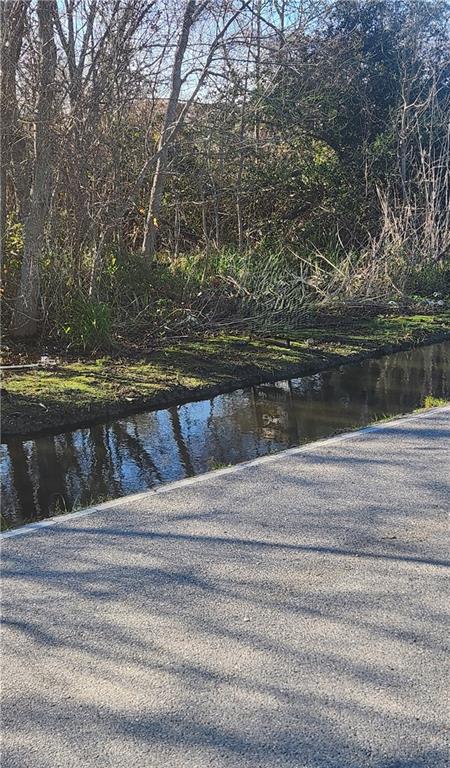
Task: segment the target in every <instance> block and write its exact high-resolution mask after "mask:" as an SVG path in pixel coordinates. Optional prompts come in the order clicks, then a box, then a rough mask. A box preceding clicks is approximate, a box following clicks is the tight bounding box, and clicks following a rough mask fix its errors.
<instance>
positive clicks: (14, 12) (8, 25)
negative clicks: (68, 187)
mask: <svg viewBox="0 0 450 768" xmlns="http://www.w3.org/2000/svg"><path fill="white" fill-rule="evenodd" d="M28 6H29V0H10V1H9V2H5V3H1V5H0V22H1V23H0V29H1V57H0V58H1V144H0V147H1V177H0V210H1V238H2V255H3V246H4V237H5V231H6V221H7V218H6V206H7V186H8V176H9V175H10V174H11V170H12V169H13V183H14V190H15V197H16V209H17V212H18V215H19V219H20V218H21V213H23V205H24V197H25V194H24V190H23V180H24V173H23V167H22V166H23V159H24V154H25V153H24V150H25V140H24V137H23V134H22V131H21V129H20V127H19V120H18V107H17V93H16V76H17V65H18V62H19V58H20V52H21V49H22V42H23V36H24V31H25V19H26V14H27V10H28Z"/></svg>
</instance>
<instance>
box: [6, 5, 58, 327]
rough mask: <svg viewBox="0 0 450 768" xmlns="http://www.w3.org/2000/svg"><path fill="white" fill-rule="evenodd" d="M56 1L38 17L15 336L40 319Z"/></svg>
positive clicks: (41, 7)
mask: <svg viewBox="0 0 450 768" xmlns="http://www.w3.org/2000/svg"><path fill="white" fill-rule="evenodd" d="M55 10H56V0H39V2H38V4H37V15H38V21H39V36H40V72H39V74H40V78H39V95H38V102H37V108H36V118H35V126H34V169H33V185H32V189H31V200H30V210H29V214H28V216H27V218H26V219H25V223H24V250H23V259H22V269H21V275H20V288H19V293H18V295H17V297H16V300H15V304H14V312H13V320H12V333H13V335H14V336H16V337H18V336H20V337H29V336H33V335H35V333H36V332H37V327H38V315H39V301H40V288H39V263H40V259H41V253H42V244H43V239H44V231H45V225H46V221H47V216H48V211H49V207H50V198H51V188H52V176H53V174H52V159H53V147H52V143H53V142H52V137H51V131H50V123H51V119H52V117H53V108H54V96H55V94H54V84H55V72H56V45H55V41H54V30H53V14H54V12H55Z"/></svg>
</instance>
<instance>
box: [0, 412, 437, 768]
mask: <svg viewBox="0 0 450 768" xmlns="http://www.w3.org/2000/svg"><path fill="white" fill-rule="evenodd" d="M449 446H450V409H448V408H447V409H438V410H434V411H430V412H427V413H425V414H422V415H419V416H413V417H409V418H406V419H400V420H397V421H395V422H391V423H388V424H385V425H381V426H380V427H378V428H376V429H375V430H372V431H370V430H369V431H363V432H360V433H356V434H354V435H352V436H351V437H350V438H348V437H347V438H344V439H342V438H341V439H339V440H331V441H323V442H322V443H319V444H317V443H316V444H312V445H310V446H307V447H305V448H303V449H301V450H293V451H288V452H285V453H282V454H280V455H278V456H277V457H271V458H270V459H268V460H266V459H264V460H257V461H256V462H252V463H250V464H247V465H244V466H243V467H242V466H241V467H239V469H238V470H236V468H234V469H231V470H222V471H219V472H217V473H213V474H209V475H207V476H203V477H202V478H195V479H193V480H188V481H181V482H180V483H176V484H174V485H173V486H170V487H167V488H164V489H163V490H162V492H157V493H155V492H149V493H147V494H145V495H140V496H138V497H134V498H130V499H123V500H120V501H116V502H114V503H112V504H107V505H103V506H102V507H101V508H99V509H98V511H94V512H92V511H90V512H89V513H88V514H84V516H80V515H78V516H69V517H66V518H59V519H58V520H57V521H56V522H54V523H52V524H50V525H47V526H45V525H44V526H42V525H39V526H37V527H36V528H31V529H30V528H28V529H22V532H21V533H20V535H17V534H16V535H11V536H7V537H6V538H4V540H3V613H4V629H3V638H2V666H3V669H2V674H3V713H2V727H3V752H2V763H1V765H2V768H91V766H95V767H96V768H103V767H104V768H106V767H107V768H135V767H136V768H138V767H139V768H146V767H147V766H149V767H153V766H155V768H205V767H206V766H214V767H215V768H268V766H271V767H272V766H279V767H281V768H287V766H289V767H290V768H292V767H293V766H295V768H319V767H320V768H323V767H326V768H416V766H427V767H429V768H441V767H442V768H443V766H446V765H447V758H448V751H447V747H446V741H445V733H446V709H447V707H446V701H447V694H448V686H447V678H446V672H448V665H447V661H446V655H445V639H446V628H445V621H446V599H445V598H446V594H445V588H446V581H445V573H446V569H445V565H446V560H447V543H446V538H445V537H446V526H445V513H446V511H448V507H449V479H450V451H449Z"/></svg>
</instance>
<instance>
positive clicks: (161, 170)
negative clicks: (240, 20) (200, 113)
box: [142, 0, 196, 260]
mask: <svg viewBox="0 0 450 768" xmlns="http://www.w3.org/2000/svg"><path fill="white" fill-rule="evenodd" d="M195 11H196V2H195V0H189V2H188V3H187V5H186V9H185V12H184V17H183V25H182V28H181V34H180V38H179V40H178V45H177V49H176V51H175V59H174V62H173V69H172V83H171V89H170V96H169V99H168V102H167V107H166V113H165V116H164V123H163V129H162V131H161V136H160V138H159V142H158V153H159V156H158V161H157V163H156V169H155V175H154V176H153V184H152V189H151V193H150V201H149V205H148V211H147V218H146V222H145V228H144V239H143V242H142V254H143V255H144V256H145V257H146V258H148V259H150V260H152V259H153V257H154V254H155V247H156V234H157V229H158V219H159V215H160V212H161V203H162V197H163V194H164V187H165V183H166V176H167V164H168V159H169V143H170V142H169V140H168V136H169V135H170V132H171V129H172V128H173V126H174V123H175V120H176V116H177V107H178V101H179V98H180V91H181V86H182V83H183V81H182V77H181V68H182V66H183V59H184V54H185V53H186V47H187V44H188V40H189V33H190V31H191V27H192V24H193V23H194V18H195Z"/></svg>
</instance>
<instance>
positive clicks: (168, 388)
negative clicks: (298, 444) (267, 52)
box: [2, 314, 450, 436]
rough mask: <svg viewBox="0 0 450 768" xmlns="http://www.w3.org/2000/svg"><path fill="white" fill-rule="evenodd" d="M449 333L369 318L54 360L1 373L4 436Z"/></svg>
mask: <svg viewBox="0 0 450 768" xmlns="http://www.w3.org/2000/svg"><path fill="white" fill-rule="evenodd" d="M446 334H449V336H450V315H449V314H441V315H435V316H428V315H414V316H398V317H392V316H389V317H377V318H374V319H371V320H365V321H358V322H353V323H352V324H342V323H336V324H335V325H334V326H329V325H327V326H326V327H325V326H319V327H316V328H311V327H308V328H305V329H304V330H302V331H297V332H295V333H293V332H291V331H290V332H289V339H285V338H283V337H282V336H280V337H278V338H251V337H248V336H245V335H239V336H237V335H236V336H233V335H216V336H210V337H205V338H203V339H200V340H198V339H197V340H193V341H184V342H183V343H181V342H180V343H176V344H175V343H174V344H168V345H167V346H165V347H164V348H163V349H158V350H155V351H153V352H151V353H149V354H148V355H147V356H145V357H142V359H140V360H136V359H132V360H130V359H126V358H125V357H119V358H118V357H101V358H99V359H90V358H86V359H82V358H80V359H72V360H69V359H67V360H61V361H60V362H58V364H57V365H56V367H54V368H51V369H49V368H47V369H22V370H10V371H8V370H7V371H4V373H3V381H2V425H3V434H4V435H5V436H7V435H12V434H32V433H36V432H38V431H40V430H43V429H61V430H62V429H64V427H72V426H76V425H78V424H82V423H88V422H90V421H93V420H96V419H100V418H108V417H116V416H119V415H121V414H125V413H127V412H131V411H133V410H139V409H142V408H152V407H158V406H163V405H167V404H174V403H177V402H183V401H186V400H189V399H195V398H198V397H201V396H208V395H213V394H216V393H218V392H220V391H226V390H230V389H233V388H236V387H238V386H242V385H244V384H245V383H248V384H252V383H258V382H262V381H264V380H270V379H272V380H273V379H274V378H283V377H286V376H294V375H302V374H307V373H312V372H314V371H317V370H322V369H323V368H325V367H329V366H333V365H337V364H340V363H342V362H345V361H349V360H355V359H356V360H357V359H359V358H361V357H366V356H370V355H375V354H377V353H383V352H388V351H390V350H393V349H396V348H404V347H406V346H409V345H410V346H414V345H415V344H418V343H426V342H427V341H433V340H435V339H438V338H442V337H444V336H445V335H446Z"/></svg>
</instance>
